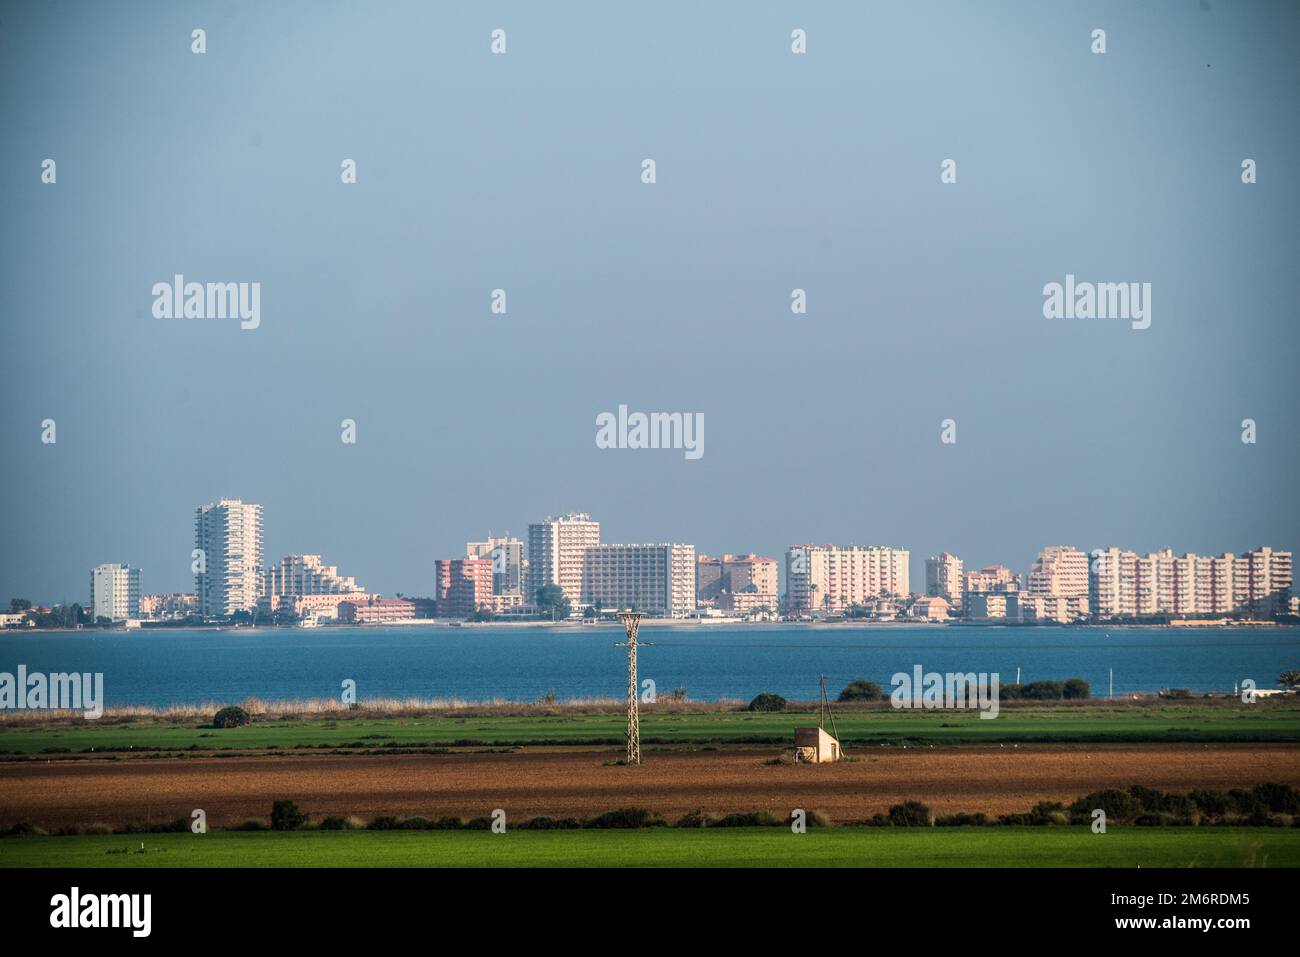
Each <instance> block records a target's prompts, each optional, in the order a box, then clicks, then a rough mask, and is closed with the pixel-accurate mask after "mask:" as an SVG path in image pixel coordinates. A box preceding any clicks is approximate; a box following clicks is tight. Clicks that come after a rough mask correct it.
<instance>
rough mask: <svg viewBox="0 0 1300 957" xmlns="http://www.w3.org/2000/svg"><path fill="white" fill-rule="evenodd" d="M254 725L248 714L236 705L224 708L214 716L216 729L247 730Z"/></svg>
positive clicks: (213, 722)
mask: <svg viewBox="0 0 1300 957" xmlns="http://www.w3.org/2000/svg"><path fill="white" fill-rule="evenodd" d="M252 723H253V719H252V718H251V717H249V714H248V712H247V711H245V710H244V709H243V708H240V707H238V706H236V705H230V706H229V707H227V708H222V709H221V710H220V711H218V712H217V713H216V714H214V715H213V716H212V727H214V728H245V727H247V726H248V725H250V724H252Z"/></svg>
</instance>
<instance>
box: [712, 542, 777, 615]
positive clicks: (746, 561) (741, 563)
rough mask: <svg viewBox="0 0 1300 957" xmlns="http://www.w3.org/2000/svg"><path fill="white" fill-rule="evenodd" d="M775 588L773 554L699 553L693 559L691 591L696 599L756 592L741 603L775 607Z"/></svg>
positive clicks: (775, 568)
mask: <svg viewBox="0 0 1300 957" xmlns="http://www.w3.org/2000/svg"><path fill="white" fill-rule="evenodd" d="M777 588H778V586H777V565H776V559H775V558H764V557H763V556H762V555H731V554H726V555H723V556H722V557H721V558H711V557H709V556H708V555H700V556H698V557H697V558H696V560H695V594H696V598H698V599H699V600H700V601H704V602H714V601H716V600H717V599H718V597H719V596H720V595H722V594H732V595H740V594H743V595H749V596H754V595H757V596H759V597H757V598H746V599H744V600H743V601H742V602H741V604H742V605H745V606H749V605H752V606H753V607H755V608H759V607H764V608H772V609H775V608H776V605H777ZM732 607H734V604H733V606H732Z"/></svg>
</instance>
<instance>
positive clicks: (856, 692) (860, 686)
mask: <svg viewBox="0 0 1300 957" xmlns="http://www.w3.org/2000/svg"><path fill="white" fill-rule="evenodd" d="M884 696H885V693H884V692H883V691H881V690H880V685H878V684H876V683H875V682H874V681H868V680H867V679H866V678H859V679H858V680H857V681H850V682H849V683H848V684H847V685H845V686H844V690H843V691H841V692H840V697H839V700H840V701H879V700H880V699H881V698H883V697H884Z"/></svg>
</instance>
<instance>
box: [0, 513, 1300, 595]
mask: <svg viewBox="0 0 1300 957" xmlns="http://www.w3.org/2000/svg"><path fill="white" fill-rule="evenodd" d="M192 512H193V514H194V515H195V525H194V528H195V534H194V538H192V539H191V542H192V545H193V546H194V550H192V551H191V552H190V553H189V555H188V560H189V562H190V567H191V569H194V568H195V567H196V566H195V562H198V561H199V556H198V551H199V550H200V548H202V550H203V551H204V555H203V559H202V563H201V564H202V567H204V568H206V569H207V572H206V574H205V573H204V572H202V571H200V572H197V573H193V574H192V575H191V577H190V580H189V582H188V584H187V585H186V586H184V587H177V588H164V587H155V586H151V587H149V588H148V589H145V588H144V587H143V586H142V585H141V584H140V583H141V580H142V579H143V580H145V581H147V580H148V579H147V577H145V576H144V573H143V572H142V570H141V567H139V566H137V565H135V564H133V563H119V562H98V563H96V564H95V565H94V566H93V567H92V569H91V578H92V592H93V591H94V587H93V586H94V584H95V581H96V576H97V575H98V574H99V572H100V571H101V570H115V569H117V568H119V567H120V568H121V569H123V570H127V569H129V571H130V573H131V575H132V582H133V584H132V588H133V589H134V592H135V594H136V595H137V596H139V597H146V596H147V597H150V598H161V597H167V596H174V595H180V594H187V593H194V594H196V595H197V596H198V607H199V609H201V610H202V611H203V613H204V614H205V615H206V616H209V617H213V616H216V615H217V614H218V609H224V610H225V613H226V614H229V613H230V611H231V610H234V609H235V608H251V607H256V606H258V605H259V601H258V599H259V598H260V597H262V596H264V595H266V594H268V593H270V594H279V593H280V586H281V584H282V583H284V582H287V581H296V582H297V583H298V585H297V587H294V586H290V587H289V588H288V589H287V591H289V592H298V591H301V590H302V589H301V583H302V581H303V579H304V577H315V578H319V577H321V576H322V575H323V576H324V577H325V578H328V579H331V580H337V582H339V583H340V585H339V587H337V588H335V587H329V588H326V589H323V590H324V591H330V592H335V591H337V592H341V593H353V592H355V593H359V594H370V595H372V596H376V597H377V596H382V595H390V596H391V595H405V596H407V597H414V598H421V597H427V598H433V597H435V596H436V595H438V594H439V593H440V589H445V587H446V580H447V579H446V576H447V573H448V569H449V563H452V562H454V563H456V565H457V566H458V569H459V566H460V565H461V564H462V563H463V564H464V565H465V566H466V568H469V567H470V566H475V565H477V564H479V563H483V564H484V574H486V578H485V579H484V581H485V582H486V585H485V587H486V589H487V592H488V593H489V594H492V593H495V594H497V595H502V594H506V593H515V592H518V593H520V594H522V596H523V603H524V604H531V603H532V600H533V598H534V597H535V594H536V589H537V588H538V587H540V586H541V585H543V584H547V583H556V584H562V586H563V587H562V590H563V591H564V592H565V595H566V597H567V598H568V599H569V600H570V602H571V603H572V604H574V605H578V604H579V603H580V602H582V603H589V601H590V599H589V598H583V597H582V596H583V595H585V594H587V593H588V590H589V586H590V579H589V575H590V574H591V572H590V570H589V569H588V568H587V567H586V559H585V555H586V553H587V551H588V550H591V549H595V550H597V551H599V550H601V549H604V550H606V552H607V553H608V550H609V549H617V550H624V551H627V550H633V549H636V550H643V551H646V552H650V551H653V550H661V549H681V548H684V549H686V550H688V551H689V553H690V561H691V566H692V567H691V583H692V593H693V594H695V593H697V591H698V589H696V587H695V568H696V566H697V564H698V563H699V562H700V561H704V560H710V561H713V562H715V563H716V562H718V561H719V560H720V559H721V560H724V561H725V560H731V561H733V562H736V561H739V560H741V559H760V560H762V561H765V562H771V563H773V564H774V565H775V568H776V570H777V572H778V576H779V577H778V579H777V592H778V595H779V596H781V597H782V598H785V597H786V596H787V593H788V591H789V589H790V586H791V580H792V567H793V566H792V564H791V562H792V560H793V561H795V562H798V561H799V559H800V558H802V559H803V563H802V564H803V568H802V572H801V573H794V581H795V582H796V588H795V591H796V592H799V595H797V596H793V595H792V597H791V599H790V601H791V607H792V608H799V609H803V610H809V609H810V608H811V603H810V600H809V598H808V594H807V588H808V582H809V581H812V580H813V578H812V574H811V573H810V572H809V570H808V566H809V562H810V559H812V558H813V556H816V559H815V560H813V564H814V565H816V564H817V561H820V565H817V567H820V569H821V571H820V577H819V578H817V580H818V581H824V580H825V578H826V576H827V575H828V574H831V575H832V576H833V575H836V574H841V575H842V574H846V572H844V571H841V572H835V571H834V568H835V567H836V566H835V561H836V560H837V559H836V558H835V557H834V556H835V555H837V554H842V555H843V556H844V558H841V559H838V560H839V561H844V560H845V559H847V558H852V559H853V561H854V562H858V561H862V562H865V563H866V564H864V565H863V566H862V571H863V572H865V573H867V574H868V575H870V576H873V577H872V581H875V580H876V579H877V578H879V579H880V582H883V583H884V584H883V585H882V586H881V587H874V586H868V585H866V584H865V580H864V584H863V586H862V594H864V595H889V594H909V595H930V596H947V595H949V594H950V591H949V590H948V587H946V586H944V585H942V584H941V583H940V582H939V581H938V580H937V579H936V576H937V577H938V579H941V580H942V581H943V582H946V581H948V580H949V578H953V579H955V580H956V581H957V583H958V584H959V585H961V586H962V589H963V591H964V588H965V579H966V578H968V577H969V576H971V575H980V574H981V572H988V571H990V570H994V569H1002V570H1005V571H1009V572H1010V573H1011V575H1012V578H1013V579H1014V580H1015V581H1016V582H1017V584H1016V586H1015V589H1014V590H1024V591H1025V592H1026V593H1029V592H1035V591H1037V590H1039V589H1038V588H1037V586H1036V585H1035V581H1036V579H1038V580H1048V579H1053V578H1057V577H1060V575H1061V574H1062V573H1060V572H1055V573H1053V571H1052V569H1053V568H1054V566H1056V565H1057V564H1058V563H1059V562H1061V561H1064V562H1066V566H1065V569H1066V570H1065V572H1064V575H1065V577H1064V581H1066V582H1067V583H1070V584H1067V585H1066V587H1064V589H1063V590H1062V593H1064V594H1072V595H1077V594H1081V593H1082V594H1086V593H1087V592H1088V591H1089V584H1090V581H1091V579H1090V572H1089V567H1090V563H1093V564H1094V567H1096V565H1095V563H1098V562H1106V561H1109V562H1112V563H1113V562H1114V561H1115V560H1116V559H1117V557H1118V556H1121V555H1127V556H1131V557H1132V560H1133V561H1134V562H1135V563H1138V564H1140V563H1141V562H1142V561H1152V560H1156V559H1158V558H1162V557H1163V558H1167V559H1168V560H1170V561H1172V560H1175V559H1179V560H1181V559H1182V558H1185V557H1187V556H1195V557H1197V558H1199V559H1201V560H1204V561H1211V562H1213V561H1218V560H1219V559H1220V558H1222V557H1225V556H1226V557H1229V558H1231V557H1233V556H1235V555H1238V554H1240V556H1242V557H1245V556H1246V555H1248V554H1250V553H1253V552H1254V551H1255V550H1256V549H1259V548H1262V549H1264V551H1266V552H1267V551H1269V550H1270V549H1272V550H1273V551H1280V552H1283V553H1285V554H1287V555H1288V561H1289V555H1290V554H1291V553H1292V551H1293V549H1292V548H1291V547H1290V546H1289V545H1286V544H1278V543H1272V544H1270V543H1269V542H1260V543H1257V544H1256V545H1253V546H1242V545H1240V544H1238V545H1236V546H1233V547H1228V548H1222V549H1216V550H1213V551H1210V552H1198V551H1197V550H1196V549H1188V548H1183V549H1175V548H1173V547H1172V546H1169V545H1165V546H1163V547H1162V548H1156V549H1149V550H1147V551H1143V550H1141V549H1133V548H1130V547H1127V546H1124V545H1120V546H1116V545H1114V544H1107V545H1085V546H1077V545H1060V544H1045V545H1042V546H1040V548H1039V549H1038V551H1037V552H1036V553H1035V558H1034V559H1033V560H1032V561H1031V563H1030V564H1029V565H1028V566H1027V567H1026V569H1018V568H1016V567H1015V566H1013V565H1008V564H1006V563H1003V562H972V561H966V560H965V559H964V558H963V557H962V556H961V555H960V554H959V553H954V552H951V551H949V550H947V549H943V550H939V551H936V552H934V553H932V554H928V555H917V554H916V552H915V551H914V550H912V549H909V548H907V547H906V546H898V545H861V544H857V543H851V542H849V541H848V540H847V539H839V540H830V541H827V542H819V543H814V542H812V541H810V540H809V541H804V542H793V543H787V544H786V545H785V546H783V547H781V548H779V549H776V550H773V552H771V553H770V554H769V553H764V552H758V551H753V550H749V549H739V548H738V549H736V550H735V551H732V550H730V549H720V550H705V549H701V548H699V547H698V546H697V545H695V544H694V543H693V542H690V541H689V540H688V539H683V540H681V541H679V542H672V543H669V541H668V540H667V539H664V538H662V537H660V538H654V537H651V538H647V539H646V540H645V543H642V544H632V543H616V542H609V541H605V540H604V537H603V534H602V530H603V528H604V527H605V526H604V523H603V522H602V521H601V520H600V519H599V518H595V517H593V516H592V515H591V514H590V513H587V512H569V513H555V514H553V515H552V514H547V515H546V516H545V517H544V518H538V519H536V520H533V521H529V522H525V523H523V524H524V527H525V528H526V529H527V532H526V534H525V537H523V538H519V537H516V536H513V535H510V534H509V533H508V532H507V533H505V534H503V535H500V536H498V535H494V534H492V533H491V532H489V533H488V534H487V535H486V536H484V535H482V534H481V533H480V534H479V535H478V536H476V537H477V538H479V539H482V540H475V536H472V535H471V536H467V537H466V538H465V539H464V540H463V541H462V544H461V547H460V548H459V549H453V550H452V551H451V552H450V553H449V554H446V555H441V556H435V557H432V558H430V560H429V569H428V575H427V577H426V579H425V582H424V586H423V587H421V588H418V589H413V590H397V589H395V590H392V591H389V590H386V589H382V588H374V589H366V588H365V587H363V586H361V585H358V584H357V577H358V576H357V575H356V574H349V575H347V576H342V575H341V574H340V573H339V568H346V569H347V570H348V571H350V572H356V569H354V568H352V567H351V565H350V563H349V562H348V560H347V559H346V558H344V559H341V560H340V559H338V558H337V557H336V556H332V555H330V556H323V555H322V553H319V552H311V551H309V550H306V549H301V548H290V549H287V550H285V551H283V552H276V551H273V550H267V549H265V548H264V547H263V537H264V532H265V528H264V515H265V509H264V508H263V506H262V505H261V503H256V502H252V501H244V500H243V499H241V498H227V497H221V498H218V499H216V500H214V501H212V502H209V503H206V504H203V505H200V506H197V507H195V508H193V509H192ZM218 515H219V516H221V523H220V528H219V529H215V530H214V528H213V523H214V519H213V516H218ZM566 527H568V528H576V529H578V532H577V538H575V539H573V540H572V543H571V545H569V546H567V549H568V552H567V553H566V554H561V553H562V552H563V551H564V550H565V548H566V545H565V544H564V541H563V539H562V538H561V533H562V532H563V530H564V529H565V528H566ZM222 530H230V531H232V532H233V535H234V541H235V546H234V547H235V550H236V553H237V554H238V556H239V557H240V558H242V557H243V553H244V550H245V549H247V551H248V553H249V555H248V561H240V562H237V563H236V567H235V569H234V571H232V572H231V573H230V576H227V577H231V576H233V577H234V578H235V579H237V580H236V581H234V583H233V584H232V583H231V582H230V581H227V584H226V585H225V586H224V588H222V590H221V592H220V594H219V598H220V600H219V601H218V600H216V599H213V598H211V597H209V598H205V595H204V586H203V585H202V582H203V581H205V580H208V579H209V578H212V577H215V575H214V574H213V571H212V566H209V565H208V564H207V563H208V562H209V561H210V560H211V561H214V564H215V567H216V568H218V569H224V568H225V565H224V560H223V554H224V551H225V550H227V549H228V537H229V532H228V533H227V534H218V532H220V531H222ZM569 534H573V533H569ZM539 535H541V536H542V538H541V539H538V536H539ZM245 538H247V539H248V540H249V542H248V544H247V545H245ZM655 542H657V544H650V543H655ZM204 545H206V547H203V546H204ZM493 545H497V546H500V547H503V548H505V549H506V551H507V554H508V555H509V556H510V558H509V564H503V565H502V567H501V569H500V570H496V571H494V570H493V568H492V561H491V556H492V552H491V546H493ZM827 550H829V555H830V561H831V565H830V566H827V565H826V564H825V563H826V561H827V554H826V552H827ZM550 553H553V554H554V556H556V557H557V558H561V559H562V560H561V561H558V562H556V567H555V569H554V570H552V569H549V568H547V567H546V566H545V565H544V564H541V563H538V562H537V561H536V558H537V556H538V555H542V554H550ZM275 554H279V555H280V556H281V557H280V558H278V559H273V558H272V556H274V555H275ZM323 557H324V558H328V559H330V560H334V561H336V562H339V564H338V565H331V566H326V565H323V563H322V558H323ZM530 558H531V559H532V561H531V562H530V561H529V559H530ZM575 559H576V560H577V563H578V564H577V565H576V567H569V568H568V569H567V571H565V572H561V571H560V570H559V569H560V568H561V567H562V566H564V565H565V563H566V562H567V563H568V564H569V565H570V566H572V565H573V563H574V561H575ZM521 560H522V562H523V566H522V567H520V566H519V565H518V563H519V562H520V561H521ZM1076 562H1077V565H1076V564H1075V563H1076ZM917 563H919V564H920V566H921V573H920V575H916V574H915V571H914V569H913V566H914V565H915V564H917ZM939 566H943V571H939V570H938V569H939ZM1134 567H1138V565H1137V564H1135V566H1134ZM1288 567H1289V566H1288ZM507 568H513V569H514V571H513V575H514V578H513V580H512V581H510V580H509V574H510V573H506V572H505V570H506V569H507ZM845 568H846V569H851V571H849V572H847V574H851V575H853V576H854V577H856V576H857V575H858V574H860V571H859V568H858V566H857V565H856V564H855V565H852V566H845ZM828 569H829V570H828ZM503 573H504V574H503ZM457 574H459V570H458V572H457ZM470 574H472V575H475V576H476V575H477V572H471V573H470ZM1220 574H1222V573H1220ZM880 576H883V577H880ZM360 577H367V576H365V574H364V572H363V573H362V574H361V575H360ZM898 582H902V583H903V584H904V585H905V586H906V587H905V588H903V589H902V590H901V591H898V590H893V589H891V588H890V587H884V586H885V585H894V584H897V583H898ZM800 583H802V584H800ZM1080 585H1081V587H1080ZM1114 587H1115V588H1118V587H1119V586H1118V585H1115V586H1114ZM314 590H315V589H310V588H309V589H306V591H307V592H308V593H310V592H312V591H314ZM993 590H1000V587H999V588H994V589H993ZM1050 590H1051V591H1052V592H1056V591H1058V589H1057V588H1056V587H1055V586H1053V587H1052V588H1051V589H1050ZM227 593H229V595H230V597H227ZM235 596H238V597H235ZM250 596H251V597H250ZM11 597H15V598H16V597H23V598H28V599H31V596H30V594H24V593H20V592H15V593H14V594H13V595H12V596H11ZM31 600H33V601H35V603H36V604H39V605H44V604H64V603H66V604H71V603H74V602H75V603H78V604H83V605H84V606H86V607H90V606H92V605H93V604H94V603H95V597H94V595H93V594H92V595H91V596H90V601H89V602H83V601H82V600H81V599H80V598H73V599H66V598H48V597H45V596H42V597H40V598H36V599H31ZM1115 601H1116V603H1118V598H1116V599H1115ZM849 604H852V601H851V600H840V602H839V604H838V605H837V607H838V608H840V609H841V610H842V608H844V607H847V606H848V605H849ZM815 610H818V611H821V610H823V609H822V608H821V607H820V606H818V607H817V608H816V609H815ZM1096 610H1097V609H1093V611H1094V612H1095V611H1096Z"/></svg>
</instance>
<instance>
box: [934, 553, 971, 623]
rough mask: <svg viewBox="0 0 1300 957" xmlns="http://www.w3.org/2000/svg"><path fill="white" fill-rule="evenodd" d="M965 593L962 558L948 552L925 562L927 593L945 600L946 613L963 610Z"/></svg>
mask: <svg viewBox="0 0 1300 957" xmlns="http://www.w3.org/2000/svg"><path fill="white" fill-rule="evenodd" d="M965 591H966V583H965V579H964V577H963V574H962V562H961V559H960V558H958V557H957V556H956V555H951V554H949V553H948V552H940V553H939V554H938V555H931V556H930V557H929V558H927V559H926V560H925V593H926V595H928V596H930V597H931V598H942V599H944V600H945V601H946V602H947V604H948V607H947V608H946V609H945V613H946V612H947V611H958V610H960V609H961V604H962V596H963V595H964V594H965ZM945 617H946V614H945Z"/></svg>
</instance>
